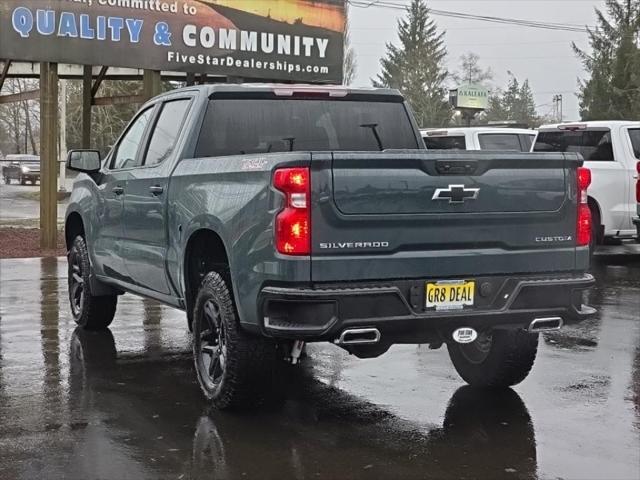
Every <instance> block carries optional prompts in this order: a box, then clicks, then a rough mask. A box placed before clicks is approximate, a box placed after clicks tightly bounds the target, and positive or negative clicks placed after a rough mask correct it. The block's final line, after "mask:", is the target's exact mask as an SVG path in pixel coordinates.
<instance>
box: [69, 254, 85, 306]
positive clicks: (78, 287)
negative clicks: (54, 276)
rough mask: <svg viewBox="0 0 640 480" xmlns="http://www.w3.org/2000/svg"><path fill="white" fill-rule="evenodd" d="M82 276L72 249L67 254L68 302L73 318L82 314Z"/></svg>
mask: <svg viewBox="0 0 640 480" xmlns="http://www.w3.org/2000/svg"><path fill="white" fill-rule="evenodd" d="M82 274H83V272H82V263H81V262H80V259H79V258H78V254H77V253H76V251H75V249H74V250H72V251H71V253H70V254H69V300H70V302H71V310H72V312H73V315H74V316H75V317H79V316H80V314H81V313H82V303H83V300H84V278H83V276H82Z"/></svg>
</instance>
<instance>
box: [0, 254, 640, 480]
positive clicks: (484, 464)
mask: <svg viewBox="0 0 640 480" xmlns="http://www.w3.org/2000/svg"><path fill="white" fill-rule="evenodd" d="M595 274H596V275H597V276H598V279H599V283H598V286H597V288H596V289H594V291H592V292H591V293H590V294H589V296H590V298H589V301H590V302H591V303H593V304H594V305H595V306H596V307H597V308H599V310H600V313H599V314H598V316H597V317H596V318H595V319H594V320H592V321H590V322H588V323H584V324H581V325H579V326H576V327H569V328H567V329H565V330H563V331H561V332H558V333H554V334H548V335H545V337H544V342H541V347H540V354H539V358H538V361H537V363H536V366H535V367H534V371H533V373H532V374H531V376H530V377H529V378H528V379H527V380H526V381H525V382H524V383H523V384H522V385H520V386H518V387H517V388H516V389H515V390H507V391H503V392H499V393H498V392H492V391H486V390H478V389H473V388H470V387H465V386H463V383H462V382H461V381H460V380H459V379H458V377H457V376H456V374H455V372H454V370H453V368H452V367H451V365H450V363H449V361H448V357H447V355H446V352H445V351H444V350H439V351H430V350H429V349H428V348H424V347H420V346H399V347H394V348H392V349H391V351H390V352H389V353H388V354H387V355H386V356H383V357H380V358H378V359H375V360H364V361H363V360H358V359H355V358H352V357H349V355H347V354H346V353H344V352H342V351H341V350H339V349H337V348H335V347H332V346H329V345H314V346H311V347H310V348H309V358H308V359H306V360H305V362H304V364H303V365H302V366H301V368H296V369H291V370H290V371H288V372H287V375H286V379H285V382H284V384H285V387H284V388H283V392H282V395H281V402H278V403H276V404H275V405H270V406H268V407H267V408H265V409H263V410H261V411H260V412H254V413H245V414H230V413H220V412H215V411H210V410H209V409H208V408H207V406H206V404H205V403H204V401H203V400H202V398H201V395H200V392H199V389H198V386H197V384H196V383H195V381H194V378H195V377H194V373H193V367H192V363H191V356H190V344H189V342H190V337H189V333H188V330H187V328H186V320H185V316H184V314H183V313H182V312H178V311H175V310H172V309H168V308H165V307H163V306H160V305H158V304H156V303H155V302H152V301H149V300H141V299H138V298H136V297H133V296H124V297H122V298H121V301H120V304H119V307H118V313H117V315H116V320H115V322H114V324H113V326H112V328H111V330H110V331H107V332H102V333H91V332H83V331H81V330H77V329H75V325H74V323H73V321H72V320H71V318H70V315H69V312H68V306H67V301H66V263H65V261H64V259H60V260H57V259H36V260H26V261H25V260H19V261H16V260H11V261H8V260H7V261H0V289H1V290H0V478H1V479H5V478H6V479H32V478H48V479H49V478H52V479H56V478H71V479H76V478H77V479H92V478H96V479H97V478H100V479H104V478H113V479H128V478H132V479H146V478H149V479H158V478H162V479H164V478H175V479H178V478H183V479H186V478H222V479H227V478H229V479H232V478H233V479H235V478H259V479H271V478H273V479H276V478H277V479H285V478H329V479H338V478H363V479H364V478H367V479H368V478H438V479H439V478H513V479H525V478H559V477H561V478H629V479H637V478H640V435H639V434H640V400H639V398H640V313H639V312H640V261H637V260H636V261H634V262H633V263H630V264H622V263H621V264H618V265H614V264H600V265H599V266H598V267H597V268H596V270H595Z"/></svg>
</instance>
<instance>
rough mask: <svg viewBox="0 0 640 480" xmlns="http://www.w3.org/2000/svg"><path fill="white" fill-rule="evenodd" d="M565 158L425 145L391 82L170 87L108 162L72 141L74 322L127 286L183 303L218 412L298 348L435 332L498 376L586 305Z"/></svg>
mask: <svg viewBox="0 0 640 480" xmlns="http://www.w3.org/2000/svg"><path fill="white" fill-rule="evenodd" d="M581 164H582V163H581V159H580V158H579V157H578V156H577V155H574V154H562V153H560V154H558V153H550V154H544V153H543V154H530V153H510V152H457V153H451V152H429V151H426V150H425V149H424V144H423V142H422V139H421V137H420V133H419V131H418V128H417V125H416V124H415V122H414V120H413V117H412V115H411V113H410V110H409V109H408V107H407V105H406V104H405V103H404V101H403V98H402V97H401V96H400V94H399V93H398V92H396V91H392V90H372V89H371V90H367V89H357V90H352V89H345V88H338V87H310V86H291V85H262V86H248V85H247V86H245V85H216V86H213V85H212V86H202V87H197V88H187V89H182V90H177V91H173V92H170V93H167V94H164V95H162V96H159V97H157V98H155V99H153V100H152V101H150V102H149V103H147V104H146V105H144V106H143V107H142V109H141V110H140V112H139V113H138V114H137V115H136V116H135V118H134V119H133V120H132V122H131V123H130V125H129V126H128V127H127V129H126V130H125V132H124V133H123V135H122V136H121V137H120V139H119V140H118V141H117V143H116V145H115V147H114V148H113V150H112V151H111V153H110V154H109V155H108V156H107V157H106V158H105V159H104V160H101V159H100V156H99V154H98V153H97V152H93V151H72V152H70V153H69V157H68V166H69V168H71V169H74V170H78V171H80V172H84V173H85V174H86V175H80V176H79V177H78V180H77V181H76V183H75V186H74V190H73V194H72V196H71V199H70V203H69V207H68V211H67V216H66V241H67V247H68V250H69V297H70V301H71V308H72V312H73V316H74V318H75V320H76V321H77V323H78V324H79V325H80V326H81V327H83V328H86V329H103V328H106V327H107V326H108V325H109V324H110V323H111V321H112V319H113V317H114V314H115V310H116V302H117V298H118V295H120V294H122V293H124V292H130V293H134V294H138V295H142V296H145V297H150V298H154V299H156V300H159V301H160V302H163V303H165V304H167V305H172V306H174V307H176V308H180V309H183V310H185V311H186V312H187V317H188V319H189V327H190V328H191V329H192V330H193V353H194V360H195V368H196V372H197V378H198V381H199V383H200V386H201V387H202V390H203V392H204V394H205V396H206V397H207V398H208V399H210V400H211V401H212V402H213V404H214V405H215V406H217V407H218V408H226V407H235V406H239V405H245V404H252V403H255V402H257V401H259V400H261V399H263V397H264V396H265V394H266V393H268V392H269V391H270V389H271V388H272V385H273V383H272V382H274V380H275V379H276V378H277V373H278V371H279V370H278V369H279V365H280V364H282V363H283V362H282V360H283V359H286V360H288V361H290V362H292V363H296V361H297V359H298V358H299V356H300V352H301V350H302V348H303V345H304V342H331V343H334V344H336V345H338V346H340V347H342V348H344V349H345V350H347V351H349V352H350V353H352V354H354V355H356V356H358V357H361V358H370V357H377V356H379V355H381V354H383V353H385V352H386V351H387V350H388V349H389V347H390V346H391V345H393V344H401V343H404V344H429V345H430V346H431V347H432V348H438V347H440V346H442V345H444V344H446V345H447V347H448V349H449V353H450V356H451V359H452V361H453V364H454V366H455V368H456V369H457V371H458V372H459V374H460V375H461V376H462V378H463V379H464V380H466V381H467V382H468V383H470V384H472V385H484V386H496V387H499V386H508V385H513V384H516V383H518V382H520V381H522V380H523V379H524V378H525V377H526V376H527V374H528V373H529V370H530V369H531V367H532V365H533V362H534V359H535V356H536V350H537V344H538V334H539V332H541V331H546V330H556V329H559V328H561V327H562V325H563V324H565V323H573V322H578V321H580V320H582V319H584V318H586V317H587V316H589V315H590V314H592V313H594V310H593V309H592V308H591V307H588V306H586V305H583V303H582V293H583V291H584V290H585V289H587V288H589V287H590V286H592V285H593V283H594V281H593V278H592V277H591V275H589V274H588V273H585V271H586V270H587V269H588V266H589V247H588V245H589V240H590V238H589V235H590V232H591V226H590V217H589V208H588V206H587V205H586V189H587V187H588V185H589V182H590V175H589V171H588V170H586V169H584V168H582V167H581Z"/></svg>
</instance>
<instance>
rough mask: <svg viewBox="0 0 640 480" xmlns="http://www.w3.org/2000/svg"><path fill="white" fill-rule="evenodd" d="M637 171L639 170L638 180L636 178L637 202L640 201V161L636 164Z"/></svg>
mask: <svg viewBox="0 0 640 480" xmlns="http://www.w3.org/2000/svg"><path fill="white" fill-rule="evenodd" d="M636 171H637V172H638V180H636V202H638V203H640V162H638V163H637V164H636Z"/></svg>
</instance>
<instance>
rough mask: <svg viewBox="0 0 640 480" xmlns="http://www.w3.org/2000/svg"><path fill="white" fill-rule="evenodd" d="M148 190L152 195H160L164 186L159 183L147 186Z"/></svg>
mask: <svg viewBox="0 0 640 480" xmlns="http://www.w3.org/2000/svg"><path fill="white" fill-rule="evenodd" d="M149 191H150V192H151V193H153V194H154V195H160V194H161V193H162V192H164V187H162V186H160V185H152V186H150V187H149Z"/></svg>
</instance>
